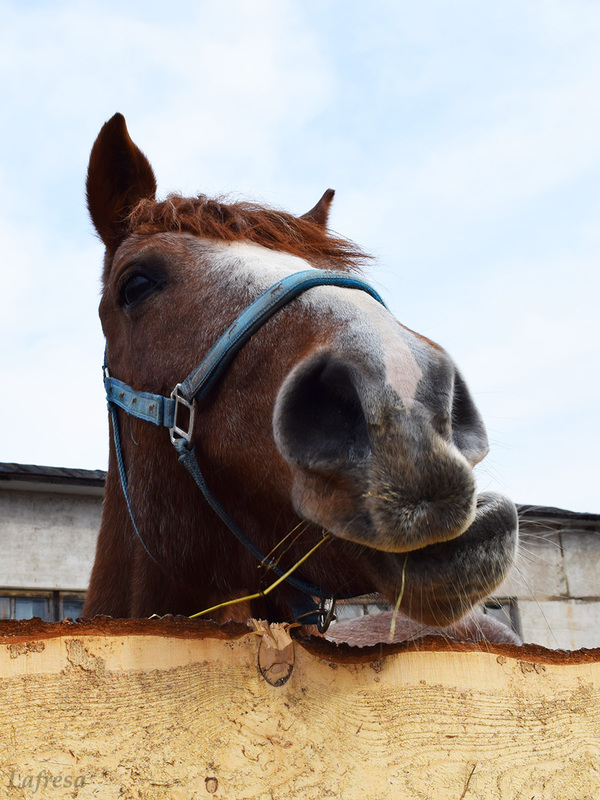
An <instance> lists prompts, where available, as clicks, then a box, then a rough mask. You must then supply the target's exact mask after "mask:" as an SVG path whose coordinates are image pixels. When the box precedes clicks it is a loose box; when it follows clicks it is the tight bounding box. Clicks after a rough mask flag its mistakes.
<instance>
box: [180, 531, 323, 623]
mask: <svg viewBox="0 0 600 800" xmlns="http://www.w3.org/2000/svg"><path fill="white" fill-rule="evenodd" d="M330 537H331V534H330V533H326V534H325V536H324V537H323V538H322V539H321V540H320V541H318V542H317V543H316V545H315V546H314V547H311V549H310V550H309V551H308V553H306V555H304V556H302V558H301V559H300V561H297V562H296V563H295V564H294V566H293V567H292V568H291V569H288V571H287V572H286V573H285V574H284V575H282V576H281V577H280V578H277V580H276V581H275V582H274V583H272V584H271V585H270V586H268V587H267V588H266V589H265V590H264V591H262V592H256V594H249V595H248V596H247V597H238V598H236V599H235V600H227V601H226V602H225V603H219V605H217V606H212V608H205V609H204V611H198V612H197V613H196V614H191V616H190V619H196V617H202V616H204V614H210V612H211V611H217V609H219V608H225V607H226V606H233V605H235V604H236V603H244V602H246V601H247V600H257V599H258V598H259V597H266V596H267V595H268V594H269V592H271V591H272V590H273V589H275V588H277V586H279V584H280V583H283V581H285V580H286V579H287V578H288V577H289V576H290V575H291V574H292V572H294V571H295V570H297V569H298V567H299V566H300V565H301V564H303V563H304V562H305V561H306V559H307V558H309V557H310V556H311V555H312V554H313V553H314V552H315V550H317V549H318V548H319V547H321V545H322V544H324V543H325V542H326V541H327V540H328V539H329V538H330Z"/></svg>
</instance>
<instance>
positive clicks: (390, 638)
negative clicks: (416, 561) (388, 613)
mask: <svg viewBox="0 0 600 800" xmlns="http://www.w3.org/2000/svg"><path fill="white" fill-rule="evenodd" d="M407 561H408V553H407V554H406V557H405V559H404V565H403V567H402V583H401V584H400V594H399V595H398V599H397V600H396V605H395V606H394V613H393V614H392V623H391V625H390V633H389V636H388V642H393V641H394V634H395V633H396V617H397V616H398V611H399V610H400V603H401V602H402V598H403V596H404V577H405V575H406V562H407Z"/></svg>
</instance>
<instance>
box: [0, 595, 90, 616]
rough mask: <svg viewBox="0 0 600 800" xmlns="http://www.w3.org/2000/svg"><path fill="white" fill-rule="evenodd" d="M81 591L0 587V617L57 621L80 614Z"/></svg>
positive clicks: (81, 605)
mask: <svg viewBox="0 0 600 800" xmlns="http://www.w3.org/2000/svg"><path fill="white" fill-rule="evenodd" d="M84 599H85V594H83V592H69V593H67V592H13V591H9V590H4V591H3V590H1V589H0V619H31V618H32V617H40V618H41V619H43V620H44V621H45V622H59V621H60V620H62V619H64V618H65V617H71V619H77V617H80V616H81V611H82V609H83V601H84Z"/></svg>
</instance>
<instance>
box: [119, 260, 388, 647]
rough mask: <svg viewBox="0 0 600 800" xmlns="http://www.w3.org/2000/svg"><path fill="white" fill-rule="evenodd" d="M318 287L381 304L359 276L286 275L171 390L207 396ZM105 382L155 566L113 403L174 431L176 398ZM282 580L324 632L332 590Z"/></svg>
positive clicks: (183, 449)
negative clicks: (267, 330) (268, 327)
mask: <svg viewBox="0 0 600 800" xmlns="http://www.w3.org/2000/svg"><path fill="white" fill-rule="evenodd" d="M316 286H341V287H345V288H350V289H360V290H362V291H364V292H367V293H368V294H370V295H371V296H372V297H373V298H374V299H375V300H377V302H379V303H381V304H382V305H383V306H385V303H384V302H383V300H382V299H381V297H380V296H379V294H378V293H377V292H376V291H375V290H374V289H373V288H372V287H371V286H369V284H368V283H365V282H364V281H363V280H361V279H360V278H355V277H352V276H350V275H347V274H345V273H338V272H330V271H329V270H314V269H311V270H304V271H302V272H296V273H294V274H293V275H288V276H287V277H286V278H284V279H283V280H281V281H279V282H278V283H275V284H273V286H271V287H269V289H267V290H266V292H263V294H262V295H260V297H258V298H257V299H256V300H255V301H254V302H253V303H251V304H250V305H249V306H248V307H247V308H246V309H245V310H244V311H243V312H242V313H241V314H240V316H239V317H238V318H237V319H236V320H235V322H234V323H233V324H232V325H230V326H229V328H228V329H227V330H226V331H225V333H224V334H223V335H222V336H221V337H220V338H219V340H218V341H217V342H216V344H215V345H214V346H213V347H212V348H211V350H209V352H208V353H207V355H206V356H205V358H204V359H203V360H202V362H201V363H200V364H199V365H198V366H197V367H196V368H195V369H194V370H193V371H192V372H191V373H190V374H189V375H188V377H187V378H186V379H185V380H184V381H183V383H182V384H180V385H179V386H178V387H176V390H175V393H178V394H179V395H180V396H182V397H183V398H184V399H185V400H187V401H188V402H189V403H193V402H194V401H195V400H196V399H198V398H199V397H202V396H204V395H206V393H207V392H208V391H209V390H210V388H211V387H212V386H213V385H214V383H215V381H216V380H217V379H218V377H219V376H220V375H221V373H222V372H223V371H224V370H225V369H226V368H227V366H228V365H229V363H230V362H231V360H232V359H233V358H234V356H235V355H236V353H237V352H238V351H239V350H240V349H241V348H242V347H243V346H244V344H245V343H246V342H247V341H248V339H250V337H251V336H252V335H253V334H254V333H256V331H257V330H258V329H259V328H260V327H261V326H262V325H263V324H264V323H265V322H266V321H267V320H268V319H269V318H270V317H272V316H273V314H275V313H276V312H277V311H278V310H279V309H280V308H282V307H283V306H284V305H286V303H289V302H290V300H293V299H294V298H295V297H297V296H298V295H299V294H301V293H302V292H305V291H306V290H307V289H311V288H313V287H316ZM104 386H105V389H106V397H107V400H108V405H109V409H110V414H111V420H112V427H113V436H114V442H115V449H116V452H117V462H118V466H119V474H120V477H121V485H122V487H123V494H124V495H125V501H126V503H127V508H128V510H129V516H130V517H131V521H132V523H133V527H134V530H135V533H136V535H137V537H138V539H139V541H140V543H141V544H142V547H143V548H144V550H145V552H146V553H147V555H148V556H149V557H150V558H151V559H152V561H154V562H155V563H157V564H158V561H157V560H156V558H155V557H154V556H153V555H152V553H151V552H150V551H149V550H148V548H147V546H146V544H145V543H144V540H143V539H142V536H141V534H140V532H139V530H138V527H137V525H136V523H135V518H134V514H133V509H132V507H131V501H130V499H129V493H128V489H127V476H126V472H125V465H124V463H123V453H122V448H121V442H120V438H119V428H118V419H117V413H116V408H115V406H119V408H121V409H123V411H126V412H127V413H128V414H131V415H132V416H134V417H138V418H139V419H143V420H146V421H147V422H152V423H153V424H154V425H159V426H164V427H167V428H170V429H171V432H172V433H173V429H174V427H175V425H176V409H177V402H176V400H174V399H173V398H172V397H171V398H169V397H163V396H162V395H159V394H152V393H150V392H140V391H136V390H135V389H132V388H131V387H130V386H128V385H127V384H125V383H123V382H122V381H119V380H117V379H116V378H112V377H110V376H109V375H108V371H107V369H106V366H105V367H104ZM175 393H174V394H175ZM176 430H177V429H176ZM171 439H172V441H173V444H174V446H175V448H176V450H177V452H178V453H179V460H180V461H181V462H182V464H183V465H184V466H185V467H186V469H187V470H188V472H189V473H190V474H191V475H192V477H193V478H194V480H195V481H196V484H197V485H198V487H199V488H200V490H201V492H202V494H203V496H204V498H205V500H206V502H207V503H208V504H209V506H210V507H211V508H212V509H213V511H214V512H215V513H216V514H217V516H218V517H219V518H220V519H221V520H222V521H223V522H224V524H225V525H226V526H227V527H228V528H229V530H230V531H231V532H232V533H233V534H234V536H235V537H236V538H237V539H238V541H239V542H240V543H241V544H243V546H244V547H245V548H246V549H247V550H248V551H249V552H250V553H252V554H253V555H254V556H255V558H256V559H258V561H260V563H261V564H264V565H265V566H266V567H267V568H268V569H270V570H272V571H273V572H274V573H275V574H276V575H277V576H278V577H281V576H282V575H283V574H284V572H283V570H281V569H280V567H278V566H277V564H276V563H275V562H274V561H273V560H272V559H270V558H268V557H267V556H265V555H264V554H263V553H262V552H261V551H260V550H259V549H258V548H257V547H256V545H255V544H254V543H253V542H251V541H250V539H248V538H247V536H246V535H245V534H244V533H243V532H242V530H241V529H240V528H239V527H238V526H237V524H236V523H235V521H234V520H233V518H232V517H231V516H230V515H229V513H228V512H227V511H226V510H225V508H223V506H222V505H221V504H220V503H219V501H218V500H217V498H216V497H215V496H214V495H213V494H212V492H211V491H210V489H209V488H208V486H207V484H206V481H205V480H204V476H203V475H202V472H201V471H200V467H199V465H198V461H197V459H196V456H195V455H194V450H193V448H191V447H190V446H189V444H188V442H187V441H186V440H185V439H180V438H177V436H173V435H172V436H171ZM286 582H287V583H288V584H290V586H292V587H293V588H294V589H297V590H298V591H299V592H301V593H302V594H304V595H305V597H301V598H299V599H298V600H297V601H296V602H295V604H294V606H293V608H292V610H293V613H294V617H295V619H297V620H299V621H302V622H303V623H304V624H315V623H316V624H317V625H318V626H319V630H320V631H321V632H324V631H325V630H326V629H327V626H328V625H329V621H330V620H331V618H332V614H333V605H332V606H331V607H330V609H329V611H327V610H326V609H325V603H324V598H329V597H331V601H332V603H333V597H332V596H331V594H330V593H329V592H325V591H324V590H323V589H322V588H321V587H319V586H315V585H314V584H311V583H307V582H306V581H302V580H300V579H298V578H294V577H293V576H289V577H288V578H287V579H286ZM312 597H320V598H323V601H322V603H321V606H320V607H319V606H317V605H316V604H315V603H314V601H313V600H312Z"/></svg>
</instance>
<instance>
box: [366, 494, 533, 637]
mask: <svg viewBox="0 0 600 800" xmlns="http://www.w3.org/2000/svg"><path fill="white" fill-rule="evenodd" d="M517 540H518V521H517V512H516V508H515V506H514V504H513V503H512V502H511V501H510V500H507V499H506V498H505V497H502V496H501V495H498V494H493V493H486V494H482V495H479V496H478V498H477V509H476V513H475V519H474V521H473V523H472V524H471V525H470V526H469V527H468V528H467V530H466V531H465V532H464V533H463V534H461V535H460V536H458V537H457V538H455V539H452V540H449V541H447V542H439V543H437V544H432V545H428V546H426V547H423V548H419V549H415V550H413V551H411V552H410V553H408V554H407V555H406V556H404V557H402V555H398V556H396V557H395V558H394V557H392V556H388V563H387V564H386V565H383V564H382V566H384V568H386V572H387V573H388V575H387V582H388V585H393V587H394V588H393V592H396V591H397V587H398V586H399V585H400V582H401V580H402V581H405V583H406V605H405V611H406V613H408V614H409V616H413V617H414V618H416V619H419V620H420V621H422V622H426V623H427V624H436V625H446V624H449V623H451V622H453V621H454V620H456V619H458V618H460V617H462V616H463V615H464V614H465V613H466V612H467V611H468V610H469V609H470V608H471V607H472V606H473V605H475V604H476V603H478V602H480V601H481V600H483V599H484V598H485V597H486V596H488V595H489V594H490V592H492V591H493V590H494V589H495V588H496V587H497V586H498V585H499V584H500V583H501V581H502V580H503V578H504V577H505V575H506V573H507V572H508V570H509V569H510V567H511V566H512V563H513V559H514V554H515V550H516V546H517ZM392 558H393V562H394V563H392V562H391V559H392ZM392 573H393V574H392Z"/></svg>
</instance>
